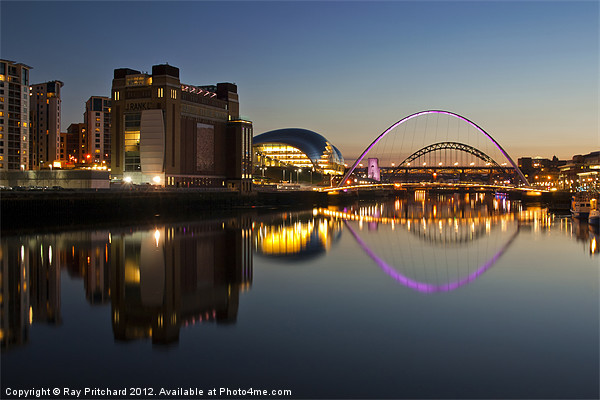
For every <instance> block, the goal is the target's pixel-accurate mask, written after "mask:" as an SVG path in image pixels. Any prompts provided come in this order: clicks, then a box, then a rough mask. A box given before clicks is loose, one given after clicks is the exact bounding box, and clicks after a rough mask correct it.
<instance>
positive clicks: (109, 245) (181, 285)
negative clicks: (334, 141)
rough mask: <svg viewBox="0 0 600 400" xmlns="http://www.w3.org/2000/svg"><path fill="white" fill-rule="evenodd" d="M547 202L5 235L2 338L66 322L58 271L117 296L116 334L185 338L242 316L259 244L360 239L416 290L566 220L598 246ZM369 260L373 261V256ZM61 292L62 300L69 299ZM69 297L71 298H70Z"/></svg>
mask: <svg viewBox="0 0 600 400" xmlns="http://www.w3.org/2000/svg"><path fill="white" fill-rule="evenodd" d="M554 219H555V217H554V216H553V215H552V214H549V213H548V212H547V210H545V209H541V208H529V209H523V208H522V206H521V204H520V203H518V202H517V203H512V202H510V201H509V200H507V199H506V198H503V197H495V196H493V195H490V194H487V195H486V194H469V193H467V194H460V195H458V194H455V195H439V196H435V197H428V196H427V195H426V194H425V192H418V191H417V192H415V194H414V196H413V197H411V198H402V199H395V200H392V201H389V202H383V203H371V204H367V203H358V204H355V205H353V206H349V207H347V208H344V209H333V208H331V209H314V210H311V211H308V212H299V213H298V212H284V213H281V212H279V213H274V214H270V215H258V216H257V215H246V216H237V217H232V218H224V219H217V220H211V221H197V222H189V223H178V224H158V225H153V226H138V227H130V228H114V229H104V230H98V229H96V230H88V231H70V232H61V233H44V234H12V235H7V234H4V235H3V236H2V239H1V240H0V268H1V270H0V273H1V276H0V277H1V281H2V285H1V286H0V299H1V300H2V301H1V302H0V315H2V318H1V319H0V343H1V346H2V348H3V349H8V348H11V347H15V346H22V345H25V344H27V343H28V341H29V330H30V326H31V325H32V324H43V325H53V326H57V325H61V324H62V323H63V312H62V311H61V308H62V303H63V302H65V301H67V300H68V301H69V302H70V301H75V299H73V296H74V293H72V291H71V292H69V293H63V292H62V290H63V289H62V283H61V281H62V280H63V279H66V278H70V279H71V280H73V281H75V282H77V281H81V283H82V285H81V287H82V295H81V296H82V298H85V301H87V302H88V304H90V305H91V306H93V307H108V306H110V309H111V310H110V311H111V320H112V332H113V335H114V338H115V340H117V341H131V340H138V339H151V340H152V343H153V344H157V345H161V344H171V343H176V342H177V341H178V340H179V335H180V330H181V329H182V328H185V327H188V326H190V325H198V324H205V323H216V324H231V323H235V322H236V320H237V313H238V306H239V302H240V293H243V292H244V291H246V290H248V289H249V288H250V286H251V284H252V281H253V252H255V253H256V254H257V255H259V256H264V257H270V258H274V259H276V260H277V261H278V262H281V261H289V262H299V261H300V262H301V261H305V260H310V259H312V258H314V257H318V256H321V255H324V254H325V253H326V252H328V251H331V250H336V251H337V249H336V247H337V245H342V242H344V238H342V234H343V231H344V230H346V231H347V232H348V233H349V234H350V235H349V236H348V237H347V238H350V237H351V238H352V241H353V242H356V243H358V246H360V248H361V249H363V250H364V251H365V252H366V254H367V255H368V256H369V257H370V258H371V260H373V261H374V262H375V263H376V265H378V266H379V267H381V268H382V270H383V271H384V272H385V273H386V274H387V275H388V276H390V277H391V278H393V279H394V280H395V281H398V282H399V283H401V284H403V285H405V286H407V287H409V288H411V289H414V290H416V291H419V292H425V293H433V292H443V291H450V290H454V289H458V288H459V287H461V286H462V285H465V284H467V283H471V282H474V281H475V280H476V279H478V278H480V277H481V276H483V275H484V273H485V272H486V271H490V268H492V266H493V265H494V263H495V262H496V261H498V259H499V258H500V257H501V256H502V254H504V253H506V252H510V246H511V245H512V244H513V243H514V241H515V240H516V239H517V238H518V235H520V234H523V233H524V232H526V233H533V234H534V235H535V234H540V233H544V232H547V231H550V230H551V229H554V230H555V229H557V228H558V229H559V230H560V234H561V235H562V236H567V237H571V238H573V240H576V241H578V242H580V243H582V245H583V247H584V251H586V252H589V253H590V255H592V256H593V255H595V254H598V252H599V250H598V232H597V230H596V231H593V230H590V229H588V226H587V224H585V223H579V222H578V221H571V219H570V218H562V219H560V220H559V222H560V223H559V224H557V223H555V221H554ZM366 267H369V266H368V265H367V266H366ZM61 299H63V300H61ZM64 299H67V300H64Z"/></svg>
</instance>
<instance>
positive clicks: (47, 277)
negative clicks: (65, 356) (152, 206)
mask: <svg viewBox="0 0 600 400" xmlns="http://www.w3.org/2000/svg"><path fill="white" fill-rule="evenodd" d="M251 238H252V235H251V221H250V219H249V218H234V219H230V220H226V221H223V220H219V221H215V222H206V221H204V222H198V223H194V224H182V225H171V226H161V227H155V228H153V229H149V228H142V227H140V228H131V229H126V230H118V229H115V230H111V231H94V232H68V233H61V234H56V235H33V236H15V237H9V238H3V239H2V247H1V249H2V253H1V254H0V256H1V265H2V275H1V280H2V292H1V293H0V296H1V297H0V303H1V306H2V320H1V322H2V325H1V326H0V338H1V343H2V348H10V347H13V346H17V345H22V344H25V343H27V341H28V336H29V326H30V325H31V324H32V323H45V324H59V323H60V321H61V316H60V309H61V307H60V306H61V304H60V299H61V280H60V271H61V270H64V271H66V272H67V273H68V275H69V276H70V277H71V278H73V279H82V280H83V283H84V290H85V296H86V299H87V301H88V302H89V303H90V304H92V305H106V304H108V303H110V305H111V309H112V326H113V333H114V337H115V339H116V340H119V341H121V340H134V339H142V338H151V339H152V343H155V344H168V343H173V342H177V340H178V338H179V331H180V329H181V327H186V326H188V325H193V324H199V323H206V322H216V323H219V324H221V323H223V324H231V323H235V322H236V319H237V310H238V304H239V293H240V292H242V291H245V290H248V289H249V287H250V285H251V283H252V242H251Z"/></svg>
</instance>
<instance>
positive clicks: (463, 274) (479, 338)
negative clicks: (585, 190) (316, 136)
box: [0, 192, 600, 398]
mask: <svg viewBox="0 0 600 400" xmlns="http://www.w3.org/2000/svg"><path fill="white" fill-rule="evenodd" d="M598 240H599V239H598V232H597V231H594V230H593V229H591V228H590V227H588V226H587V224H585V223H578V222H577V221H573V220H571V218H570V217H561V216H555V215H553V214H550V213H548V212H547V210H545V209H542V208H535V207H533V208H531V207H530V208H526V207H524V206H523V205H521V204H520V203H518V202H516V203H515V202H512V203H511V202H510V201H508V200H505V199H503V198H496V197H494V196H491V195H487V196H484V195H476V194H471V195H465V194H461V195H458V194H457V195H453V196H443V197H427V196H426V195H425V194H424V193H419V192H417V193H416V194H415V195H414V197H410V198H409V199H397V200H395V201H394V200H392V201H389V202H384V203H357V204H356V205H354V206H348V207H345V208H333V207H332V208H329V209H314V210H307V211H305V212H274V213H254V214H243V215H239V216H234V217H224V218H214V219H210V220H203V221H186V222H180V223H165V222H160V221H157V222H156V223H155V224H153V225H144V226H130V227H116V228H107V229H94V228H90V229H88V230H85V231H63V232H57V233H44V234H42V233H40V234H20V235H19V234H3V235H2V239H1V253H0V260H1V264H0V265H1V266H2V270H1V273H2V275H1V276H0V277H1V285H2V286H1V292H0V295H1V297H0V301H1V303H0V304H1V307H2V308H1V317H2V319H1V324H2V325H1V326H0V329H1V330H0V337H1V340H2V392H3V394H2V397H6V388H12V389H31V388H45V387H49V388H54V387H61V388H63V387H71V388H79V389H80V388H85V387H90V388H110V389H120V388H125V387H140V388H153V389H154V394H158V391H159V390H160V388H167V389H176V388H179V387H184V388H185V387H188V388H189V387H191V388H198V389H202V390H204V394H205V395H206V394H207V392H208V390H210V389H214V388H217V390H218V389H219V388H230V389H238V388H246V389H247V388H255V389H268V390H271V389H288V390H291V393H292V397H299V398H432V397H435V398H598V397H599V378H598V376H599V295H598V286H599V279H598V276H599V259H600V255H599V254H598V251H599V250H598V248H599V246H598V245H599V244H600V243H598ZM155 397H156V396H155ZM205 397H209V396H205ZM238 397H239V396H238ZM279 397H285V396H279Z"/></svg>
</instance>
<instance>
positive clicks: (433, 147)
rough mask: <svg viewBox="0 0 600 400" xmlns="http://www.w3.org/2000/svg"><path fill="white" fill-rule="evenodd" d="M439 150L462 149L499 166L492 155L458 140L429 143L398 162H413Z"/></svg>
mask: <svg viewBox="0 0 600 400" xmlns="http://www.w3.org/2000/svg"><path fill="white" fill-rule="evenodd" d="M440 150H458V151H462V152H464V153H468V154H471V155H473V156H475V157H477V158H479V159H480V160H482V161H483V162H485V163H489V164H491V165H493V166H494V167H498V168H499V167H500V165H498V163H497V162H496V161H494V159H493V158H492V157H490V156H488V155H487V154H485V153H484V152H483V151H481V150H478V149H476V148H475V147H473V146H469V145H468V144H464V143H458V142H439V143H434V144H430V145H429V146H426V147H423V148H422V149H420V150H417V151H415V152H414V153H412V154H411V155H410V156H408V157H406V158H405V159H404V161H402V162H401V163H400V165H406V164H407V163H410V162H413V161H414V160H416V159H418V158H419V157H422V156H424V155H425V154H428V153H432V152H434V151H440Z"/></svg>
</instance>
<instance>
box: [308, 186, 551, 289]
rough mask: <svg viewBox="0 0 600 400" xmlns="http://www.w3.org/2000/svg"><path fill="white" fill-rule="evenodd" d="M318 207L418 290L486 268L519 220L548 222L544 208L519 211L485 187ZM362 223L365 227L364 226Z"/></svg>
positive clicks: (457, 281) (453, 284) (448, 285)
mask: <svg viewBox="0 0 600 400" xmlns="http://www.w3.org/2000/svg"><path fill="white" fill-rule="evenodd" d="M319 212H320V213H323V214H325V215H329V216H331V217H332V218H336V219H341V220H344V223H345V228H347V230H348V231H349V233H350V234H351V235H352V237H353V238H354V239H355V240H356V242H357V243H358V245H359V246H360V247H361V248H362V249H363V250H364V252H365V253H366V254H367V255H368V256H369V257H370V258H371V259H372V260H373V261H374V262H375V264H376V265H378V266H379V267H380V268H381V269H382V270H383V271H384V272H385V273H386V274H387V275H389V276H390V277H392V278H393V279H394V280H396V281H397V282H399V283H401V284H402V285H404V286H406V287H408V288H410V289H413V290H416V291H419V292H423V293H435V292H445V291H451V290H455V289H458V288H459V287H461V286H463V285H465V284H467V283H470V282H473V281H474V280H475V279H477V278H479V277H480V276H481V275H482V274H483V273H484V272H486V271H487V270H489V269H490V268H491V267H492V266H493V265H494V264H495V263H496V262H497V261H498V260H499V259H500V257H501V256H502V255H503V254H504V253H505V252H506V251H507V250H508V249H509V247H510V245H511V244H512V243H513V242H514V241H515V239H516V238H517V236H518V234H519V232H520V229H521V226H522V224H529V223H530V222H531V221H530V219H531V218H532V219H533V222H534V226H535V227H536V229H538V228H539V226H540V225H542V226H549V225H550V223H551V221H552V218H553V217H552V216H551V215H549V214H547V213H546V212H545V210H541V209H538V210H530V211H523V210H522V209H521V205H520V203H517V204H516V205H514V204H513V203H511V202H510V201H509V200H507V199H506V197H505V196H502V195H490V194H487V195H486V194H484V193H475V194H468V193H467V194H464V195H459V194H454V195H437V196H434V197H427V195H426V193H425V192H420V191H417V192H415V193H414V198H411V199H397V200H395V202H388V203H379V204H377V205H370V206H362V207H355V208H349V209H344V210H342V211H333V210H328V209H320V210H319ZM365 227H366V229H365Z"/></svg>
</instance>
